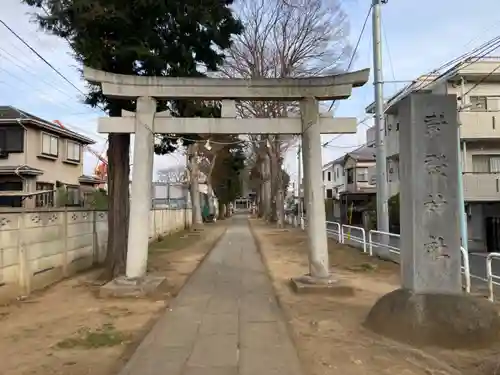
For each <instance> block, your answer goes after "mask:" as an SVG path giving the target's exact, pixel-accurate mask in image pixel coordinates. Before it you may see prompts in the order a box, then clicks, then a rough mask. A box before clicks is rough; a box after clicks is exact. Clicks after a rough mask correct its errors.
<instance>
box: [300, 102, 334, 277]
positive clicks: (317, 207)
mask: <svg viewBox="0 0 500 375" xmlns="http://www.w3.org/2000/svg"><path fill="white" fill-rule="evenodd" d="M300 115H301V119H302V160H303V165H304V187H305V191H304V192H305V198H306V199H305V204H306V217H307V222H308V224H309V225H308V226H307V234H308V236H307V237H308V239H309V249H310V251H309V274H310V276H311V277H312V278H314V279H320V280H321V279H326V280H328V279H329V277H330V274H329V268H330V267H329V264H328V241H327V234H326V213H325V197H324V195H323V189H322V184H321V183H318V181H322V176H321V175H322V169H321V167H322V158H321V127H320V116H319V103H318V101H317V100H316V99H314V98H306V99H303V100H302V101H301V102H300Z"/></svg>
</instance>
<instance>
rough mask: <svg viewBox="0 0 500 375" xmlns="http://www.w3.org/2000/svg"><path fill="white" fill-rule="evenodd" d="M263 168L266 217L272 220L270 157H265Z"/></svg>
mask: <svg viewBox="0 0 500 375" xmlns="http://www.w3.org/2000/svg"><path fill="white" fill-rule="evenodd" d="M262 168H263V176H264V179H263V186H264V194H263V198H264V202H263V206H264V218H265V219H266V220H270V218H271V215H272V206H271V173H270V167H269V158H268V157H266V158H265V159H264V162H263V163H262Z"/></svg>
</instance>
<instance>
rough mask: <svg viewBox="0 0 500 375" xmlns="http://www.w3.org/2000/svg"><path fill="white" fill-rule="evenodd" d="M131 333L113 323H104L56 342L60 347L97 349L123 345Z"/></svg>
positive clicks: (57, 346)
mask: <svg viewBox="0 0 500 375" xmlns="http://www.w3.org/2000/svg"><path fill="white" fill-rule="evenodd" d="M129 338H130V337H129V335H128V334H125V333H123V332H120V331H117V330H116V328H115V327H114V326H113V325H112V324H104V325H103V326H102V327H101V328H98V329H96V330H91V329H88V328H85V329H82V330H80V331H79V332H78V336H77V337H68V338H67V339H64V340H62V341H59V342H58V343H57V344H56V348H58V349H76V348H81V349H97V348H103V347H111V346H116V345H121V344H123V343H124V342H126V341H127V340H128V339H129Z"/></svg>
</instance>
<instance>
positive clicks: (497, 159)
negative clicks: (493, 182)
mask: <svg viewBox="0 0 500 375" xmlns="http://www.w3.org/2000/svg"><path fill="white" fill-rule="evenodd" d="M472 172H473V173H500V155H472Z"/></svg>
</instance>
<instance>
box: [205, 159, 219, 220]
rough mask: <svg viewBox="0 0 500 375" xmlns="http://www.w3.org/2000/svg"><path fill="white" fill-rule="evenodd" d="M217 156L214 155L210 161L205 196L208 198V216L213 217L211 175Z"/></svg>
mask: <svg viewBox="0 0 500 375" xmlns="http://www.w3.org/2000/svg"><path fill="white" fill-rule="evenodd" d="M216 159H217V155H214V157H213V158H212V160H211V161H210V170H209V171H208V173H207V196H208V210H209V212H210V215H215V205H214V191H213V189H212V173H213V171H214V167H215V160H216Z"/></svg>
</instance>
